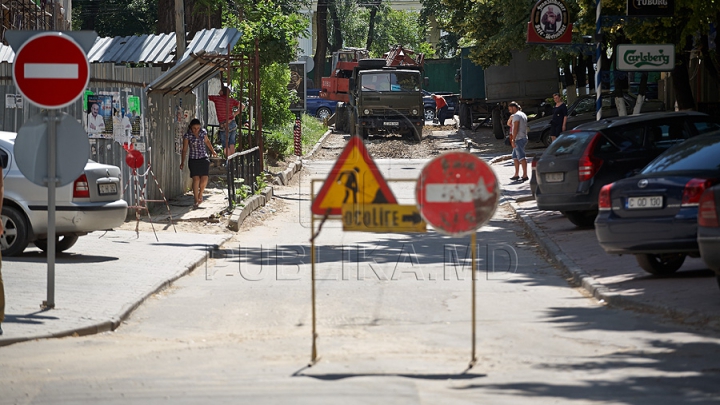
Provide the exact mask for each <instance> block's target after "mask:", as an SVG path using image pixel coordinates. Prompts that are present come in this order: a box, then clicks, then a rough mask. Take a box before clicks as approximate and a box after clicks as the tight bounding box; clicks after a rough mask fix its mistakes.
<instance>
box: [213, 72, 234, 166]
mask: <svg viewBox="0 0 720 405" xmlns="http://www.w3.org/2000/svg"><path fill="white" fill-rule="evenodd" d="M208 98H209V99H210V101H212V102H213V103H215V112H217V117H218V123H219V124H220V131H219V132H218V135H220V145H221V146H222V148H223V152H224V153H225V158H226V159H227V158H228V157H230V156H231V155H232V154H233V153H235V143H236V142H237V122H235V116H236V115H238V114H240V112H241V111H242V105H241V104H240V102H239V101H237V100H235V99H234V98H232V97H230V91H229V90H228V88H227V87H226V86H223V87H222V88H221V89H220V94H218V95H216V96H208Z"/></svg>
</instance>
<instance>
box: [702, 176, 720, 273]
mask: <svg viewBox="0 0 720 405" xmlns="http://www.w3.org/2000/svg"><path fill="white" fill-rule="evenodd" d="M718 202H720V186H714V187H711V188H709V189H707V190H706V191H705V193H703V195H702V197H700V202H699V203H698V231H697V243H698V248H699V249H700V256H701V257H702V259H703V261H704V262H705V264H706V265H707V266H708V267H709V268H711V269H712V270H713V271H715V276H716V277H717V282H718V286H720V220H718V218H720V206H718Z"/></svg>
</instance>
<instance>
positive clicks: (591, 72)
mask: <svg viewBox="0 0 720 405" xmlns="http://www.w3.org/2000/svg"><path fill="white" fill-rule="evenodd" d="M593 63H594V60H593V56H592V55H588V56H587V57H585V69H586V71H587V78H588V85H589V88H590V93H595V69H593Z"/></svg>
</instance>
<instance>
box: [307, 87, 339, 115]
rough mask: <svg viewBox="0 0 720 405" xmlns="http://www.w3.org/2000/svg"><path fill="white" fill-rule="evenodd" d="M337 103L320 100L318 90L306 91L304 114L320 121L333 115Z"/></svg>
mask: <svg viewBox="0 0 720 405" xmlns="http://www.w3.org/2000/svg"><path fill="white" fill-rule="evenodd" d="M336 108H337V101H334V100H328V99H325V98H320V89H307V100H306V107H305V112H306V113H308V114H309V115H312V116H313V117H317V118H319V119H321V120H325V119H326V118H329V117H330V116H331V115H333V114H335V109H336Z"/></svg>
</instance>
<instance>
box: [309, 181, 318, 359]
mask: <svg viewBox="0 0 720 405" xmlns="http://www.w3.org/2000/svg"><path fill="white" fill-rule="evenodd" d="M314 195H315V183H314V182H312V181H311V182H310V198H313V196H314ZM310 278H311V284H312V292H311V296H312V297H311V299H312V355H311V357H310V364H311V365H312V364H315V362H317V332H316V329H315V328H316V322H315V214H313V213H312V212H311V213H310Z"/></svg>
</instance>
